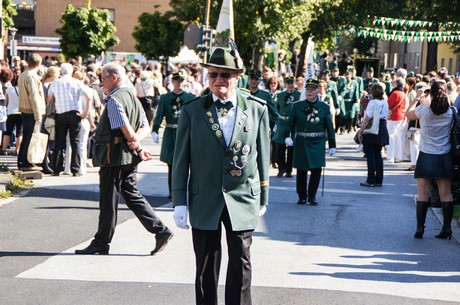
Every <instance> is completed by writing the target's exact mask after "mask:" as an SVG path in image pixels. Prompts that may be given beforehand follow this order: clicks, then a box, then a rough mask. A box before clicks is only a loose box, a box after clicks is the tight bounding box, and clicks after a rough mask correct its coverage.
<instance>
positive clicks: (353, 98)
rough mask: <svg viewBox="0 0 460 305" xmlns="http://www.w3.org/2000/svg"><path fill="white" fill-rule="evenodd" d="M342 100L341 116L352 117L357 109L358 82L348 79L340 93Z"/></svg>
mask: <svg viewBox="0 0 460 305" xmlns="http://www.w3.org/2000/svg"><path fill="white" fill-rule="evenodd" d="M342 98H343V102H344V105H345V107H344V109H343V111H342V116H341V117H342V118H345V119H350V118H351V119H353V118H354V117H355V116H356V112H357V111H359V108H357V107H359V89H358V83H357V82H356V81H355V80H353V79H352V80H350V81H349V82H347V83H346V85H345V90H344V91H343V93H342Z"/></svg>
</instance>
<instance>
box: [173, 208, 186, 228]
mask: <svg viewBox="0 0 460 305" xmlns="http://www.w3.org/2000/svg"><path fill="white" fill-rule="evenodd" d="M173 217H174V221H175V222H176V226H177V227H179V228H181V229H185V230H188V228H189V225H188V224H187V206H186V205H178V206H176V207H175V208H174V214H173Z"/></svg>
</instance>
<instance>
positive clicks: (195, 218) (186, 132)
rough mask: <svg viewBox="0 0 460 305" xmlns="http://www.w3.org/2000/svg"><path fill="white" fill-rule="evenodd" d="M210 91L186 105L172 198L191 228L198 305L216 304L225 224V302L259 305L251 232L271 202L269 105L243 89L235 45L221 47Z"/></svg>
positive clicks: (178, 217)
mask: <svg viewBox="0 0 460 305" xmlns="http://www.w3.org/2000/svg"><path fill="white" fill-rule="evenodd" d="M203 66H205V67H207V68H208V78H209V88H210V91H211V93H209V94H207V95H204V96H201V97H199V98H197V99H195V100H193V101H191V102H189V103H187V104H186V105H184V107H183V108H182V112H181V116H180V119H179V124H178V127H177V143H178V144H179V143H180V145H176V147H175V151H174V162H173V175H172V198H173V206H174V220H175V222H176V225H177V226H178V227H179V228H184V229H186V228H188V224H187V218H188V217H187V214H189V216H190V224H191V226H192V239H193V248H194V252H195V259H196V279H195V295H196V304H217V303H218V300H217V286H218V280H219V270H220V261H221V256H222V248H221V244H220V243H221V234H222V225H223V226H224V227H225V232H226V236H227V245H228V257H229V260H228V266H227V278H226V284H225V304H247V305H250V304H252V302H251V259H250V246H251V243H252V233H253V231H254V230H255V228H256V226H257V222H258V219H259V216H260V215H263V214H264V212H265V210H266V207H265V206H266V205H267V204H268V177H269V166H270V126H269V116H268V108H267V107H266V105H265V102H264V101H262V100H260V99H259V98H257V97H253V96H251V95H249V94H248V93H244V92H243V91H241V90H240V89H237V83H238V78H239V75H240V73H241V72H242V71H243V63H242V60H241V58H240V57H239V55H238V51H237V50H236V46H234V44H233V46H232V48H231V49H224V48H216V49H215V51H214V52H213V53H212V55H211V57H210V59H209V62H208V63H206V64H203Z"/></svg>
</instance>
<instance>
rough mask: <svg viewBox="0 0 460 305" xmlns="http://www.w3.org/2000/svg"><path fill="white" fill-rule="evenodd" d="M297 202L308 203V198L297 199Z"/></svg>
mask: <svg viewBox="0 0 460 305" xmlns="http://www.w3.org/2000/svg"><path fill="white" fill-rule="evenodd" d="M297 204H307V200H306V199H299V201H297Z"/></svg>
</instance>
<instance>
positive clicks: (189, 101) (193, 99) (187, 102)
mask: <svg viewBox="0 0 460 305" xmlns="http://www.w3.org/2000/svg"><path fill="white" fill-rule="evenodd" d="M200 97H201V96H197V97H195V98H192V99H191V100H188V101H186V102H184V103H183V104H182V105H187V104H189V103H191V102H193V101H196V100H197V99H199V98H200Z"/></svg>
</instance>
